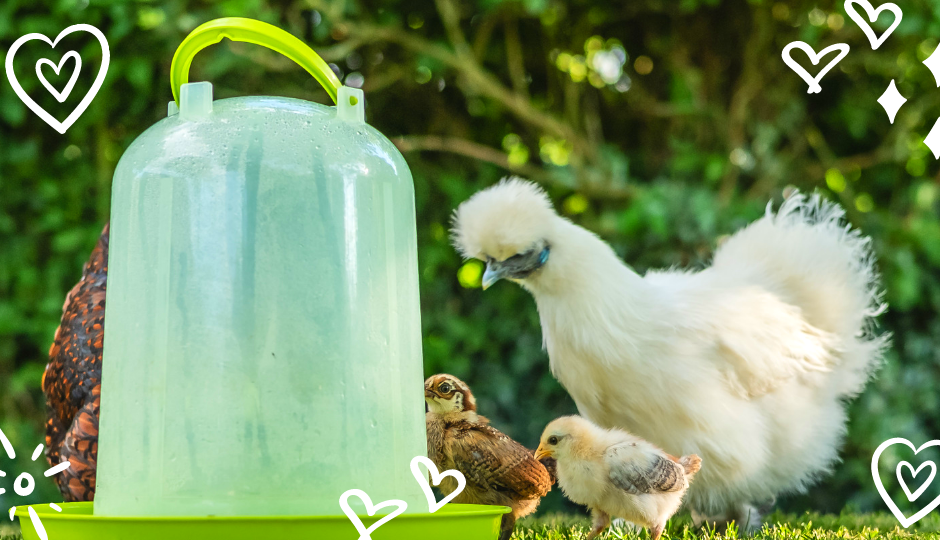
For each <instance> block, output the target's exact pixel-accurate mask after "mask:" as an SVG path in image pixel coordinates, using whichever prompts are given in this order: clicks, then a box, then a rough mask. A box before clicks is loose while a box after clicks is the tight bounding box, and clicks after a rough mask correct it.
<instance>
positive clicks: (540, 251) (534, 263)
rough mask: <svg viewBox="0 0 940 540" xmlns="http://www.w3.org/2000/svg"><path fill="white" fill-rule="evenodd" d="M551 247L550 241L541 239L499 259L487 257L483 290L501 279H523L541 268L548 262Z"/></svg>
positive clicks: (517, 280)
mask: <svg viewBox="0 0 940 540" xmlns="http://www.w3.org/2000/svg"><path fill="white" fill-rule="evenodd" d="M550 253H551V247H550V246H549V245H548V242H546V241H544V240H541V241H539V242H536V244H535V245H534V246H533V247H532V248H530V249H528V250H526V251H523V252H520V253H516V254H515V255H513V256H511V257H508V258H506V259H503V260H501V261H498V260H496V259H494V258H492V257H489V256H487V258H486V272H484V273H483V290H486V289H488V288H489V287H490V286H491V285H493V284H494V283H496V282H497V281H499V280H501V279H508V280H511V281H516V282H519V281H522V280H524V279H526V278H528V277H529V276H531V275H532V274H533V273H535V272H536V271H538V270H539V269H541V268H542V267H543V266H545V264H546V263H547V262H548V257H549V255H550Z"/></svg>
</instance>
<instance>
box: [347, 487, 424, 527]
mask: <svg viewBox="0 0 940 540" xmlns="http://www.w3.org/2000/svg"><path fill="white" fill-rule="evenodd" d="M354 495H355V496H356V497H359V498H360V499H361V500H362V502H364V503H365V505H366V512H368V514H369V515H370V516H374V515H375V513H376V512H378V511H379V510H381V509H382V508H385V507H386V506H397V507H398V510H395V511H394V512H392V513H390V514H388V515H386V516H385V517H383V518H382V519H380V520H378V521H376V522H375V523H373V524H372V526H371V527H369V528H368V529H367V528H366V527H365V525H363V523H362V520H361V519H359V516H358V515H356V513H355V512H353V509H352V508H350V507H349V498H350V497H352V496H354ZM339 506H340V508H342V509H343V513H344V514H346V517H348V518H349V521H351V522H352V524H353V525H354V526H355V527H356V530H357V531H359V540H372V536H370V535H371V534H372V532H373V531H375V530H376V529H378V528H379V527H381V526H382V525H385V524H386V523H388V522H389V521H391V520H393V519H395V518H396V517H398V516H399V515H401V513H402V512H404V511H405V510H406V509H407V508H408V503H406V502H405V501H400V500H398V499H392V500H389V501H384V502H381V503H379V504H377V505H375V506H373V505H372V499H370V498H369V496H368V495H366V492H365V491H362V490H361V489H350V490H349V491H347V492H346V493H343V494H342V495H340V497H339Z"/></svg>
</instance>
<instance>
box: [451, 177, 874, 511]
mask: <svg viewBox="0 0 940 540" xmlns="http://www.w3.org/2000/svg"><path fill="white" fill-rule="evenodd" d="M843 214H844V213H843V211H842V209H841V208H840V207H839V206H838V205H836V204H833V203H830V202H827V201H825V200H823V199H822V198H820V197H819V196H818V195H814V196H811V197H807V196H804V195H800V194H796V195H793V196H791V197H790V198H788V199H787V200H786V201H785V202H784V204H783V205H782V206H781V208H780V209H779V210H778V211H777V212H776V213H774V212H773V211H772V210H771V208H770V206H768V210H767V213H766V215H765V216H763V217H762V218H760V219H758V220H757V221H755V222H753V223H751V224H750V225H749V226H747V227H746V228H744V229H742V230H740V231H738V232H737V233H735V234H734V235H732V236H731V237H730V238H729V239H728V240H727V241H725V242H724V243H723V244H722V245H721V246H720V247H719V248H718V250H717V251H716V253H715V257H714V261H713V264H712V265H711V266H710V267H708V268H706V269H704V270H701V271H697V272H693V271H682V270H668V271H655V272H648V273H647V274H646V275H645V276H640V275H638V274H637V273H636V272H634V271H633V270H632V269H630V268H629V267H628V266H627V265H626V264H624V263H623V262H622V261H621V260H620V259H619V258H618V257H617V255H616V254H615V253H614V252H613V250H612V249H611V248H610V246H608V245H607V244H606V243H604V242H603V241H602V240H601V239H600V238H598V237H597V236H596V235H594V234H593V233H591V232H589V231H587V230H585V229H583V228H581V227H579V226H577V225H575V224H573V223H571V222H570V221H569V220H567V219H564V218H562V217H560V216H558V215H557V214H556V213H555V212H554V210H553V209H552V207H551V205H550V203H549V202H548V198H547V197H546V195H545V193H544V192H543V191H542V190H541V189H539V188H538V187H536V186H535V185H534V184H530V183H526V182H523V181H520V180H517V179H513V180H509V181H504V182H502V183H500V184H498V185H497V186H494V187H492V188H489V189H487V190H484V191H482V192H480V193H478V194H477V195H475V196H474V197H472V198H471V199H469V200H468V201H466V202H465V203H463V204H462V205H461V206H460V208H458V210H457V211H456V212H455V219H454V231H453V232H454V234H453V238H454V241H455V244H456V245H457V247H458V249H459V250H460V251H461V253H463V254H464V255H465V256H467V257H476V258H480V259H483V260H487V259H494V260H496V261H501V260H503V259H505V258H507V257H510V256H512V255H514V254H515V253H519V252H522V251H524V250H525V249H527V248H528V247H529V246H531V245H535V244H537V243H538V242H545V243H546V244H547V245H548V246H550V248H551V256H550V259H549V260H548V262H547V263H546V264H545V265H544V266H543V267H541V268H539V269H538V270H536V271H535V272H533V273H532V275H530V276H528V277H527V278H526V279H524V280H521V282H520V283H521V284H522V286H524V287H525V288H526V289H528V290H529V291H530V292H532V294H533V296H534V297H535V299H536V304H537V306H538V312H539V317H540V320H541V324H542V332H543V339H544V344H545V348H546V350H547V351H548V355H549V359H550V366H551V370H552V372H553V374H554V375H555V376H556V377H557V378H558V380H559V381H560V382H561V383H562V384H563V385H564V387H565V388H566V389H567V390H568V392H569V393H570V395H571V397H572V398H573V399H574V401H575V403H576V404H577V407H578V410H579V411H580V413H581V414H582V415H584V416H585V417H587V418H589V419H591V420H592V421H594V422H596V423H597V424H599V425H601V426H604V427H620V428H624V429H627V430H629V431H631V432H633V433H636V434H637V435H639V436H640V437H642V438H644V439H647V440H650V441H652V442H654V443H655V444H656V445H658V446H660V447H662V448H664V449H666V451H668V452H670V453H672V454H675V455H685V454H692V453H695V454H698V455H700V456H701V457H702V459H703V462H704V463H705V464H706V465H705V466H704V467H703V469H702V471H701V472H700V473H699V476H698V477H697V481H696V482H695V483H694V484H693V485H692V486H691V488H690V489H689V492H688V496H687V500H688V502H689V503H690V504H691V506H692V507H693V508H694V509H696V510H698V511H699V512H702V513H705V514H708V515H714V514H719V513H723V512H726V511H728V510H734V509H735V508H741V507H743V506H745V505H747V504H748V503H755V502H761V501H766V500H769V499H772V498H774V497H776V496H777V495H779V494H782V493H787V492H794V491H800V490H802V489H804V488H805V487H806V486H807V485H809V484H810V483H812V482H813V481H815V480H816V479H817V478H818V477H819V475H821V474H823V473H825V472H827V471H828V470H829V469H830V467H831V466H832V465H833V464H834V463H835V462H836V460H837V458H838V447H839V445H840V443H841V440H842V438H843V435H844V432H845V420H846V417H845V411H844V405H843V400H844V399H846V398H849V397H852V396H854V395H855V394H857V393H858V392H859V391H861V389H862V388H863V387H864V385H865V382H866V381H867V380H868V378H869V377H870V375H871V373H872V372H873V370H874V369H876V368H877V366H878V365H879V363H880V359H881V356H882V353H883V351H884V348H885V347H886V344H887V340H888V337H887V336H886V335H881V336H878V335H875V333H874V332H873V328H874V317H875V316H877V315H878V314H879V313H880V312H882V311H883V310H884V304H883V302H882V300H881V290H880V285H879V279H878V274H877V272H876V271H875V267H874V256H873V255H872V252H871V241H870V240H869V239H868V238H865V237H863V236H862V235H861V234H860V233H859V232H858V231H857V230H854V229H852V228H851V227H850V226H849V225H847V224H845V222H844V215H843Z"/></svg>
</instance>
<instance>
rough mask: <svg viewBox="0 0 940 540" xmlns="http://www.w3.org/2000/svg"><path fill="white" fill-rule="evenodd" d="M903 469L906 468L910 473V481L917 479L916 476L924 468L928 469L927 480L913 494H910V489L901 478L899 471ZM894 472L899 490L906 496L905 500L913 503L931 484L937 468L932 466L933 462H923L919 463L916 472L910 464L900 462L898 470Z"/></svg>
mask: <svg viewBox="0 0 940 540" xmlns="http://www.w3.org/2000/svg"><path fill="white" fill-rule="evenodd" d="M904 467H907V468H908V469H909V470H910V471H911V478H912V479H913V478H917V475H918V474H920V471H922V470H923V469H924V467H930V474H929V475H928V476H927V480H926V481H924V483H923V484H921V485H920V487H919V488H917V490H916V491H914V492H913V493H911V490H910V488H908V487H907V482H905V481H904V477H903V476H901V469H903V468H904ZM895 472H896V473H897V476H898V482H900V483H901V489H903V490H904V494H905V495H907V500H909V501H911V502H914V501H916V500H917V498H918V497H920V496H921V495H923V494H924V491H926V490H927V488H928V487H930V483H931V482H933V477H934V476H937V466H936V465H935V464H934V462H933V461H925V462H923V463H921V464H920V467H917V470H916V471H915V470H914V466H913V465H911V464H910V463H908V462H906V461H902V462H901V463H898V468H897V469H896V471H895Z"/></svg>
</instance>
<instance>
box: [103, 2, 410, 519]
mask: <svg viewBox="0 0 940 540" xmlns="http://www.w3.org/2000/svg"><path fill="white" fill-rule="evenodd" d="M223 37H228V38H230V39H232V40H237V41H247V42H251V43H257V44H261V45H265V46H268V47H271V48H273V49H276V50H278V51H280V52H283V53H284V54H285V55H287V56H289V57H290V58H292V59H294V60H295V61H297V62H298V63H299V64H301V65H302V66H303V67H304V68H305V69H307V70H308V71H309V72H310V73H311V74H313V75H314V76H315V77H316V78H317V79H318V80H319V81H320V82H321V83H322V84H323V85H324V86H325V87H326V88H327V90H328V91H329V93H330V94H331V97H334V99H336V101H337V104H336V106H335V107H330V106H324V105H321V104H317V103H312V102H309V101H304V100H299V99H288V98H282V97H239V98H231V99H222V100H218V101H213V99H212V85H211V84H210V83H208V82H199V83H190V84H187V80H188V75H187V73H188V70H189V64H190V63H191V61H192V56H193V55H194V54H195V53H196V52H198V50H200V49H202V48H203V47H205V46H208V45H209V44H212V43H217V42H219V41H220V40H221V39H222V38H223ZM172 73H173V80H172V86H173V92H174V97H178V99H177V100H176V102H175V103H173V104H171V105H170V107H169V109H170V110H169V113H170V114H169V115H168V117H167V118H164V119H163V120H161V121H159V122H158V123H156V124H155V125H154V126H152V127H151V128H150V129H148V130H147V131H146V132H144V133H143V134H142V135H141V136H140V137H138V138H137V139H136V140H135V141H134V143H133V144H132V145H131V146H130V148H128V150H127V151H126V152H125V154H124V155H123V157H122V158H121V160H120V162H119V163H118V166H117V170H116V172H115V175H114V184H113V194H112V207H111V239H110V260H109V263H108V264H109V269H108V292H107V311H106V326H105V342H104V360H103V374H102V381H103V383H102V384H103V386H102V398H101V424H100V440H99V464H98V480H97V494H96V500H95V507H94V513H95V514H96V515H101V516H206V515H216V516H234V515H241V516H244V515H317V514H330V515H335V514H340V509H339V505H338V499H339V497H340V495H341V494H342V493H343V492H344V491H346V490H348V489H352V488H358V489H363V490H365V491H366V492H368V493H369V495H370V496H371V498H372V500H373V501H383V500H386V499H404V500H405V501H406V502H408V504H409V512H412V511H414V512H426V509H427V503H426V501H425V499H424V496H423V494H422V492H421V490H420V488H419V487H418V485H417V483H416V482H415V480H414V478H413V477H412V476H411V473H410V471H409V462H410V461H411V459H412V458H413V457H414V456H417V455H426V443H425V425H424V400H423V395H424V394H423V387H422V384H423V376H422V361H421V336H420V315H419V303H418V273H417V246H416V235H415V208H414V186H413V183H412V178H411V173H410V172H409V170H408V167H407V166H406V164H405V161H404V159H403V158H402V156H401V154H400V153H399V152H398V151H397V149H396V148H395V147H394V145H393V144H392V143H391V142H390V141H389V140H388V139H386V138H385V137H384V136H382V134H381V133H379V132H378V131H376V130H375V129H373V128H372V127H371V126H369V125H368V124H366V123H365V122H364V121H363V100H362V92H361V90H357V89H353V88H347V87H342V86H340V83H339V81H338V80H337V79H336V77H335V76H334V75H333V73H332V71H331V70H330V69H329V68H328V67H327V65H326V64H325V63H323V61H322V60H321V59H320V58H319V57H317V56H316V54H314V53H313V51H311V50H310V49H309V48H308V47H307V46H306V45H304V44H303V42H301V41H300V40H298V39H297V38H295V37H293V36H291V35H290V34H288V33H286V32H284V31H282V30H279V29H277V28H276V27H273V26H270V25H267V24H264V23H260V22H258V21H251V20H247V19H221V20H217V21H213V22H210V23H207V24H205V25H203V26H201V27H199V28H198V29H196V30H195V31H194V32H193V33H192V34H191V35H190V37H189V38H187V39H186V41H184V42H183V44H182V45H181V46H180V49H179V51H178V52H177V54H176V56H175V57H174V62H173V68H172ZM177 104H178V107H177Z"/></svg>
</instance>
